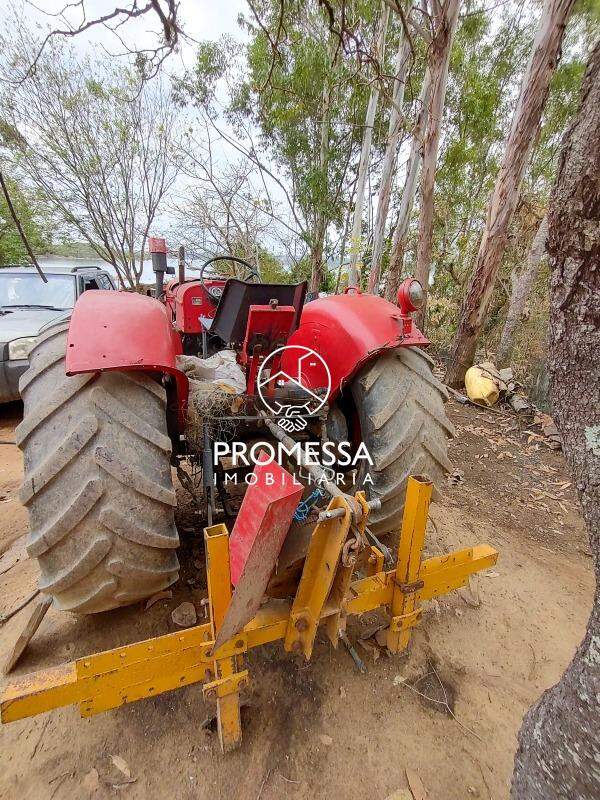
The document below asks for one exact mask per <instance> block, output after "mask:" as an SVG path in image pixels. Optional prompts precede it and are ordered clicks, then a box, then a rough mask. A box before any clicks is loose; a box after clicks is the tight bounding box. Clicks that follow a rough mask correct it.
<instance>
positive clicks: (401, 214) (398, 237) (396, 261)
mask: <svg viewBox="0 0 600 800" xmlns="http://www.w3.org/2000/svg"><path fill="white" fill-rule="evenodd" d="M430 91H431V74H430V72H429V69H427V70H426V71H425V76H424V78H423V85H422V86H421V92H420V94H419V111H418V115H417V119H416V121H415V127H414V130H413V138H412V142H411V145H410V154H409V157H408V164H407V167H406V178H405V180H404V187H403V189H402V197H401V198H400V210H399V211H398V219H397V221H396V227H395V228H394V235H393V237H392V252H391V254H390V264H389V267H388V271H387V277H386V284H385V286H386V288H385V296H386V297H387V298H388V300H391V301H392V302H393V301H395V299H396V293H397V291H398V286H399V285H400V276H401V274H402V265H403V264H404V251H405V249H406V239H407V236H408V224H409V222H410V215H411V213H412V207H413V201H414V199H415V192H416V190H417V176H418V174H419V167H420V166H421V156H422V146H423V134H424V132H425V127H426V125H427V114H428V111H429V93H430Z"/></svg>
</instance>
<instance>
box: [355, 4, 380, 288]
mask: <svg viewBox="0 0 600 800" xmlns="http://www.w3.org/2000/svg"><path fill="white" fill-rule="evenodd" d="M389 16H390V10H389V8H388V6H387V5H386V4H385V3H383V5H382V8H381V18H380V20H379V25H378V29H377V38H376V44H375V48H374V53H373V58H374V61H375V63H376V64H381V63H383V60H384V58H385V43H386V36H387V28H388V20H389ZM378 103H379V83H378V82H377V81H374V83H373V85H372V87H371V93H370V95H369V102H368V105H367V111H366V114H365V122H364V127H363V135H362V143H361V148H360V159H359V162H358V172H357V175H356V197H355V200H354V214H353V217H352V230H351V234H350V237H351V238H350V242H351V244H350V269H349V278H348V283H349V285H350V286H358V285H359V283H360V281H359V272H360V270H359V262H360V261H361V256H362V249H363V248H362V241H361V240H362V221H363V210H364V201H365V187H366V184H367V176H368V172H369V165H370V161H371V145H372V142H373V127H374V125H375V116H376V114H377V104H378Z"/></svg>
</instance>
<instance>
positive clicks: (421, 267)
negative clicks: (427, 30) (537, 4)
mask: <svg viewBox="0 0 600 800" xmlns="http://www.w3.org/2000/svg"><path fill="white" fill-rule="evenodd" d="M434 6H435V7H436V10H437V13H436V14H434V15H433V17H432V29H433V30H432V36H431V44H430V46H429V57H428V62H427V73H428V77H426V79H425V80H431V90H430V92H429V107H428V112H427V132H426V134H425V139H424V141H423V166H422V169H421V205H420V209H419V238H418V246H417V265H416V269H415V277H416V279H417V280H418V281H420V283H421V285H422V286H423V290H424V294H425V301H426V300H427V292H428V289H429V273H430V270H431V251H432V239H433V192H434V188H435V171H436V167H437V156H438V147H439V142H440V136H441V133H442V119H443V114H444V103H445V100H446V84H447V80H448V64H449V63H450V51H451V49H452V42H453V40H454V32H455V31H456V24H457V22H458V11H459V8H460V0H445V1H444V2H443V3H437V4H434ZM425 311H426V306H425V304H423V306H422V307H421V308H420V309H419V310H418V312H417V315H416V321H417V324H418V325H419V326H420V327H421V328H423V327H424V322H425Z"/></svg>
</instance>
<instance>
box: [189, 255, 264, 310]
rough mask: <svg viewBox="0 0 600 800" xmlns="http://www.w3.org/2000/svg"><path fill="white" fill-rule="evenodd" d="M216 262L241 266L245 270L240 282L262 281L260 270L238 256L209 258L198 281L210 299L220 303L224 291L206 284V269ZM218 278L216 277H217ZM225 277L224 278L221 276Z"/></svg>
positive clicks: (201, 269)
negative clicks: (226, 262) (230, 262)
mask: <svg viewBox="0 0 600 800" xmlns="http://www.w3.org/2000/svg"><path fill="white" fill-rule="evenodd" d="M215 261H233V262H235V263H236V264H241V265H242V266H243V267H244V268H245V269H244V271H243V272H242V277H241V279H240V280H243V281H252V280H255V281H257V282H258V281H260V275H259V274H258V269H257V268H256V267H253V266H252V264H249V263H248V261H244V259H243V258H238V257H237V256H215V258H209V260H208V261H206V262H205V263H204V264H203V265H202V266H201V267H200V275H199V276H198V280H199V281H200V284H201V286H202V287H203V288H204V289H205V291H206V292H207V294H208V296H209V297H210V299H211V300H212V301H213V302H215V303H218V302H219V300H220V299H221V294H222V293H223V290H222V289H221V287H220V286H212V287H209V286H207V285H206V283H205V278H204V274H205V272H206V268H207V267H208V266H210V265H211V264H214V262H215ZM215 277H216V276H215ZM219 277H223V276H219Z"/></svg>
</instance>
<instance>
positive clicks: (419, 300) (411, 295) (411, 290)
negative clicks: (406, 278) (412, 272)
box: [408, 278, 425, 308]
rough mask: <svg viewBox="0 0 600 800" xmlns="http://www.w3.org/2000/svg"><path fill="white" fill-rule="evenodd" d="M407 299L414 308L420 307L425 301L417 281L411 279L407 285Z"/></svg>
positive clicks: (423, 293)
mask: <svg viewBox="0 0 600 800" xmlns="http://www.w3.org/2000/svg"><path fill="white" fill-rule="evenodd" d="M408 299H409V300H410V302H411V303H412V305H413V306H414V307H415V308H421V306H422V305H423V303H424V302H425V292H424V291H423V287H422V286H421V284H420V283H419V281H417V280H415V279H414V278H413V280H412V281H411V282H410V285H409V287H408Z"/></svg>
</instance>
